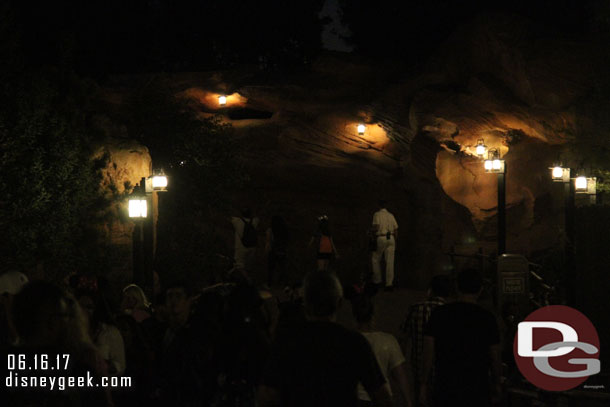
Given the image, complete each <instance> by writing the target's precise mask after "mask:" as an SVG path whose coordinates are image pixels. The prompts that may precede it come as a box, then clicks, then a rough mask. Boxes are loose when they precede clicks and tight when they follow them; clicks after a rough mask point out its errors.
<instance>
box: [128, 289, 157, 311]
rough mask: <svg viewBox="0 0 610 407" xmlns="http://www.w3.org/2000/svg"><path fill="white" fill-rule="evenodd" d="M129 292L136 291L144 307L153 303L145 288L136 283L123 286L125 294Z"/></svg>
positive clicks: (140, 303)
mask: <svg viewBox="0 0 610 407" xmlns="http://www.w3.org/2000/svg"><path fill="white" fill-rule="evenodd" d="M127 292H132V293H136V297H137V298H138V299H139V304H138V305H140V306H143V307H144V308H149V307H150V305H151V304H150V301H148V298H147V297H146V294H145V293H144V290H142V289H141V288H140V286H138V285H136V284H129V285H128V286H126V287H125V288H123V294H125V293H127Z"/></svg>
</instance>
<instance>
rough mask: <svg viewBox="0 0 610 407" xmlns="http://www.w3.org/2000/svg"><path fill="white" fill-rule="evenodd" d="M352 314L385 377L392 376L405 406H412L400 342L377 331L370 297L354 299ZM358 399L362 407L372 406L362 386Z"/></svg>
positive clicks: (359, 386)
mask: <svg viewBox="0 0 610 407" xmlns="http://www.w3.org/2000/svg"><path fill="white" fill-rule="evenodd" d="M352 313H353V314H354V318H356V322H357V323H358V331H359V332H360V333H361V334H362V335H363V336H364V337H365V338H366V340H367V341H369V343H370V344H371V347H372V348H373V352H374V353H375V357H376V358H377V362H378V363H379V367H380V368H381V371H382V373H383V376H384V377H385V379H386V380H387V379H388V378H389V377H390V376H391V377H392V378H393V379H394V381H395V383H397V384H398V387H399V389H400V392H401V394H402V396H403V400H404V402H405V404H404V405H405V406H411V405H412V403H411V402H412V394H411V392H410V391H409V383H408V376H407V366H406V362H405V357H404V355H403V353H402V350H401V349H400V345H399V344H398V341H397V340H396V338H395V337H394V336H393V335H390V334H388V333H385V332H380V331H377V330H376V329H375V324H374V316H375V305H374V303H373V300H372V298H371V297H369V296H368V295H357V296H355V297H354V298H353V299H352ZM358 398H359V399H360V400H361V406H367V405H370V404H371V398H370V396H369V395H368V393H367V392H366V391H365V390H364V388H363V387H362V385H361V384H359V385H358Z"/></svg>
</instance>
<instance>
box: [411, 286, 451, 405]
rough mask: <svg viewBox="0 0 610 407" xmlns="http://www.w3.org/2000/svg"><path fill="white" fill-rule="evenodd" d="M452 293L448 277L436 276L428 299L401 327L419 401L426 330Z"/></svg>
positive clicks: (412, 311) (415, 309)
mask: <svg viewBox="0 0 610 407" xmlns="http://www.w3.org/2000/svg"><path fill="white" fill-rule="evenodd" d="M450 292H451V281H450V279H449V277H448V276H445V275H438V276H434V277H433V278H432V280H431V281H430V287H429V289H428V298H427V299H426V300H425V301H422V302H418V303H416V304H413V305H411V306H410V307H409V312H408V313H407V317H406V319H405V321H404V322H403V324H402V325H401V327H400V330H401V332H402V335H401V342H402V344H403V346H404V349H405V356H407V357H408V361H409V367H410V369H411V376H412V378H413V389H414V390H415V400H419V393H418V392H419V388H420V385H421V377H422V370H423V357H424V328H425V327H426V326H427V325H428V321H429V320H430V316H431V315H432V311H434V309H435V308H436V307H439V306H441V305H444V304H445V303H446V301H447V298H448V297H449V295H450Z"/></svg>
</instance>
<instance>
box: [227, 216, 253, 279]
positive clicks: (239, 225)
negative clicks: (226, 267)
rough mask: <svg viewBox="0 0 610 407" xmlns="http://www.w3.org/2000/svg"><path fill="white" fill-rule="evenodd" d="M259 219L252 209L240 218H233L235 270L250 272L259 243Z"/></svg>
mask: <svg viewBox="0 0 610 407" xmlns="http://www.w3.org/2000/svg"><path fill="white" fill-rule="evenodd" d="M258 222H259V220H258V218H255V217H253V216H252V211H251V210H250V209H244V210H243V211H242V212H241V216H240V217H236V216H233V217H232V218H231V223H232V224H233V229H234V230H235V255H234V261H235V268H236V269H240V270H246V271H249V270H250V268H251V266H252V261H253V260H254V253H255V252H256V246H257V243H258V232H257V227H258Z"/></svg>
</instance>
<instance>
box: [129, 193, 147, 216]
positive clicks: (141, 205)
mask: <svg viewBox="0 0 610 407" xmlns="http://www.w3.org/2000/svg"><path fill="white" fill-rule="evenodd" d="M146 216H148V205H147V202H146V199H143V198H142V197H141V196H134V197H132V198H129V217H130V218H146Z"/></svg>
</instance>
